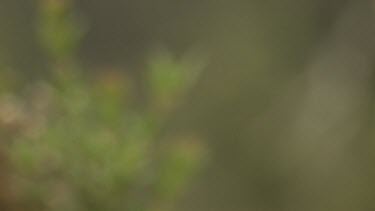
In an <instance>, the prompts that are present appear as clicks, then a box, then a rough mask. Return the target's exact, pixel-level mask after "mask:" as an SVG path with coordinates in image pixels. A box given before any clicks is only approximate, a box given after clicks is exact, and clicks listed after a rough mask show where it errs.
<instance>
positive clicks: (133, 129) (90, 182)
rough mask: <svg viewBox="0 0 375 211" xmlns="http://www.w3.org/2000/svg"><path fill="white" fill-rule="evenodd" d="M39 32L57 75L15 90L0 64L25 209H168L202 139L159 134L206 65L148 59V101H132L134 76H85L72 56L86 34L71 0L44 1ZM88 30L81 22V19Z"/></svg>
mask: <svg viewBox="0 0 375 211" xmlns="http://www.w3.org/2000/svg"><path fill="white" fill-rule="evenodd" d="M40 3H41V7H40V22H39V23H40V24H39V28H38V31H39V35H40V38H41V43H42V45H43V46H44V48H45V50H46V52H47V53H48V55H50V59H51V63H50V65H51V71H53V73H52V75H53V78H52V80H48V81H38V82H34V83H31V84H29V85H25V86H24V87H25V88H24V89H22V90H14V89H13V86H12V85H11V84H9V83H11V82H12V81H13V79H12V78H11V74H8V72H7V71H5V70H4V71H2V72H1V74H2V75H1V78H2V81H4V82H6V83H2V84H1V86H0V91H1V95H0V97H1V98H0V132H1V135H2V137H5V139H6V140H10V142H9V156H10V162H11V164H12V167H13V172H12V177H11V179H12V184H11V186H12V187H13V189H14V191H15V198H16V204H17V206H21V208H20V209H23V210H30V211H31V210H38V211H41V210H51V211H59V210H71V211H74V210H77V211H78V210H90V211H91V210H132V211H161V210H163V211H166V210H173V205H174V204H175V203H176V200H177V199H178V197H179V196H180V194H181V193H182V192H183V190H184V189H185V187H186V184H187V182H189V180H190V178H191V176H192V175H193V173H194V172H195V170H196V168H197V167H199V162H201V161H202V159H203V157H202V156H203V155H204V153H203V152H204V151H203V148H202V146H201V144H200V142H199V139H198V138H196V137H193V136H190V135H188V136H178V137H175V138H170V139H172V140H169V141H168V142H163V143H162V142H161V141H158V140H159V139H160V138H162V137H163V136H161V130H162V128H163V127H164V125H165V123H166V120H167V116H168V113H170V112H171V111H173V109H174V108H175V107H176V105H177V104H176V103H178V102H179V101H180V100H181V97H182V96H183V95H184V93H185V92H186V90H187V89H188V88H189V87H190V86H191V84H192V83H193V82H194V79H195V77H196V73H198V70H199V69H200V68H197V67H198V66H196V65H193V64H192V63H190V60H189V61H185V60H184V59H183V61H180V60H178V59H175V58H173V56H172V55H171V54H169V53H167V52H164V53H158V54H156V55H155V56H154V57H152V58H151V59H150V65H149V68H148V70H147V75H148V77H147V81H148V84H149V87H148V88H149V90H150V99H151V100H150V105H149V106H147V107H146V108H142V109H141V108H138V107H137V106H134V105H135V104H134V103H133V102H134V101H135V98H136V96H134V95H133V94H132V92H133V89H134V88H133V87H132V84H133V83H132V80H131V78H129V77H127V76H126V75H124V74H122V73H120V72H117V71H106V72H104V73H102V74H100V75H98V77H87V76H86V75H85V71H83V69H82V68H81V67H80V66H79V63H78V62H76V61H74V54H75V50H76V48H77V46H78V45H79V40H80V38H81V36H82V34H83V30H81V29H82V27H81V26H80V25H79V24H77V23H79V22H80V21H77V19H76V16H74V14H73V12H72V10H71V8H72V7H71V6H72V5H71V4H72V2H71V1H68V0H42V1H40ZM83 28H84V27H83Z"/></svg>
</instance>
